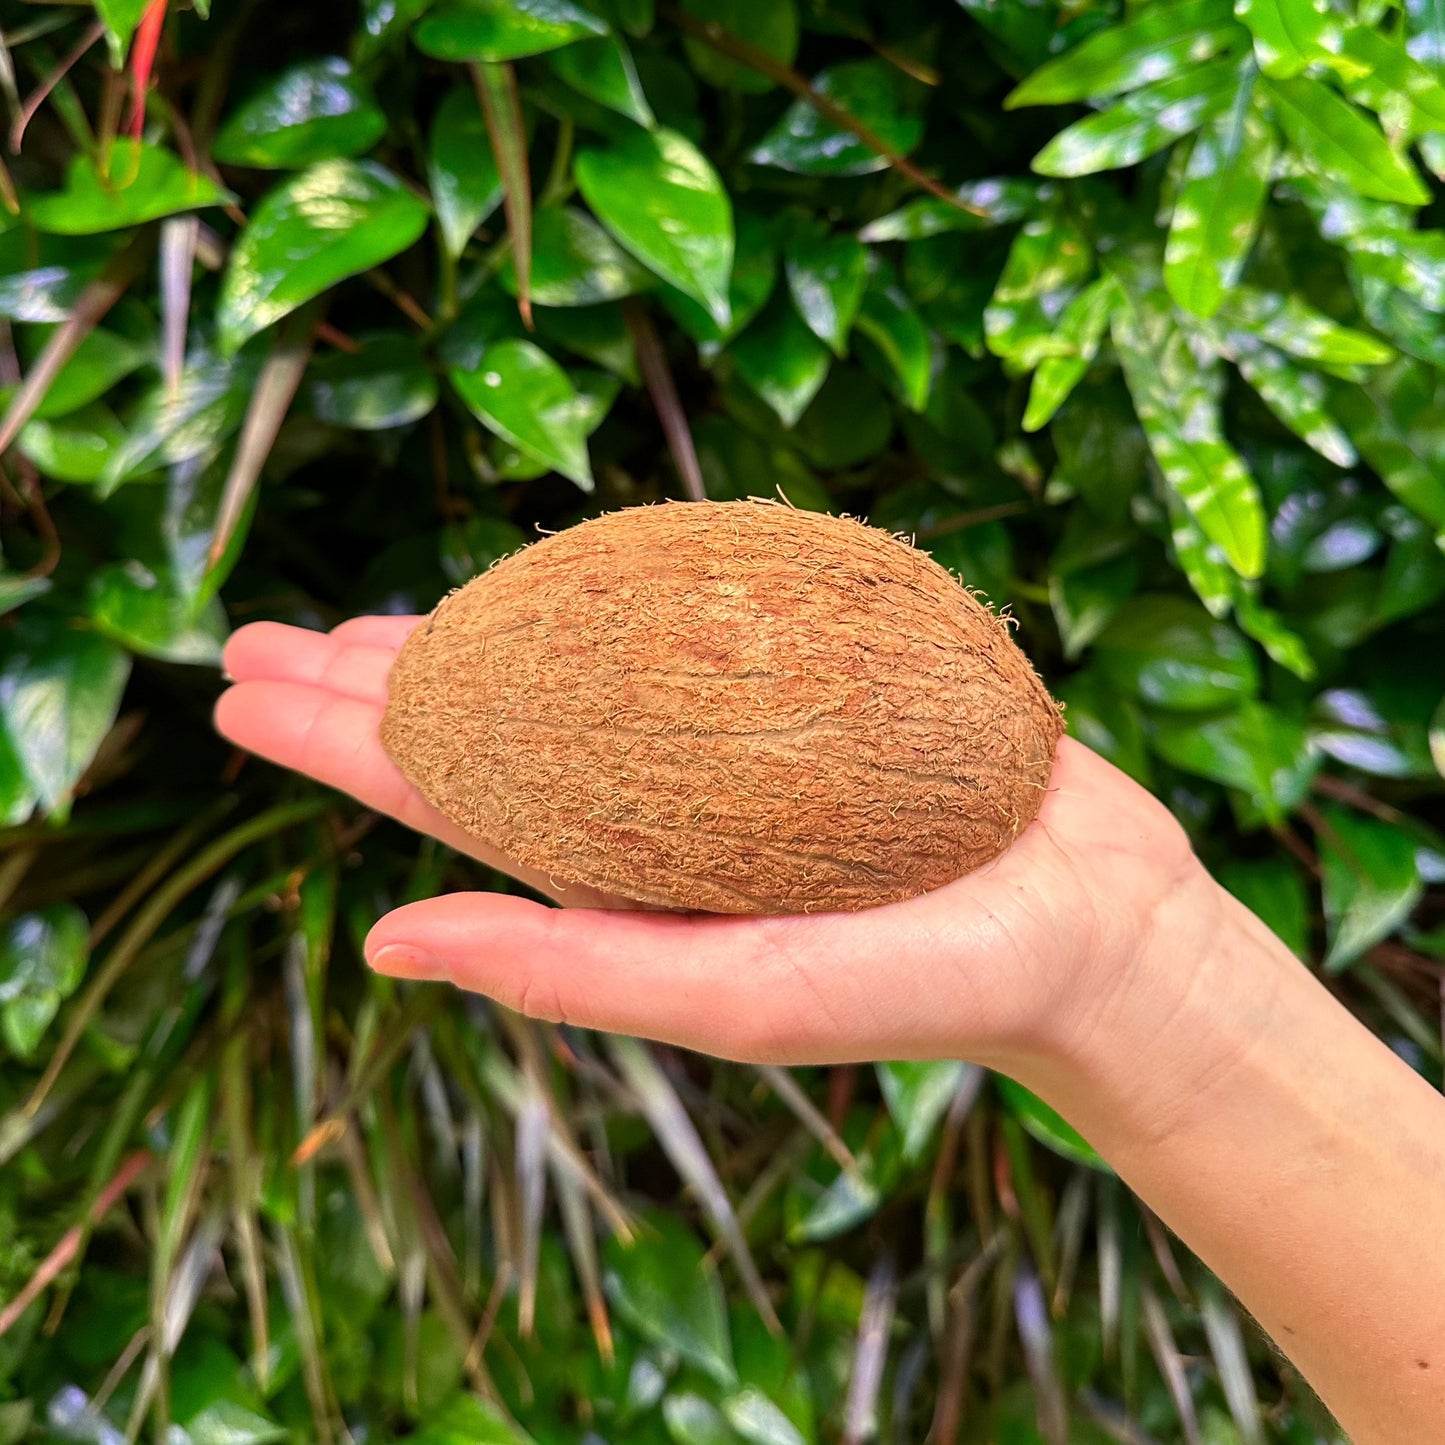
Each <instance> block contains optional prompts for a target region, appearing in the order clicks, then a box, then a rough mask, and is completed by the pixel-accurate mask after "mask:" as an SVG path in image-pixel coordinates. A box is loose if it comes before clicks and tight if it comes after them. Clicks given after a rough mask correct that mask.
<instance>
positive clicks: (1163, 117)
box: [1033, 61, 1239, 176]
mask: <svg viewBox="0 0 1445 1445" xmlns="http://www.w3.org/2000/svg"><path fill="white" fill-rule="evenodd" d="M1238 88H1239V68H1238V66H1236V65H1234V64H1231V63H1228V62H1224V61H1218V62H1215V63H1213V64H1210V65H1205V66H1201V67H1200V68H1198V69H1197V70H1190V71H1186V72H1185V73H1184V74H1183V75H1180V76H1176V77H1175V78H1174V79H1173V80H1166V81H1163V82H1162V83H1161V84H1159V85H1151V86H1149V87H1148V88H1147V89H1145V90H1136V91H1135V92H1134V93H1133V94H1132V95H1129V96H1126V97H1125V98H1124V99H1123V100H1121V101H1120V102H1119V103H1118V104H1117V105H1114V106H1112V107H1111V108H1110V109H1108V110H1106V111H1104V112H1103V113H1102V114H1100V115H1091V116H1089V117H1088V119H1087V120H1081V121H1076V122H1075V123H1074V124H1073V125H1071V126H1069V127H1068V129H1067V130H1062V131H1060V132H1059V134H1058V135H1056V136H1055V137H1054V138H1053V140H1051V141H1050V142H1049V143H1048V145H1046V146H1045V147H1044V148H1043V150H1041V151H1040V152H1039V153H1038V155H1036V156H1035V157H1034V162H1033V168H1034V170H1035V171H1037V172H1038V173H1039V174H1040V175H1042V176H1089V175H1093V174H1095V173H1096V172H1098V171H1112V170H1118V169H1119V168H1120V167H1121V166H1132V165H1136V164H1137V163H1138V162H1139V161H1142V160H1144V159H1145V158H1146V157H1148V156H1152V155H1153V154H1154V153H1155V151H1160V150H1163V149H1164V147H1165V146H1167V145H1170V144H1172V143H1173V142H1174V141H1176V140H1178V139H1179V137H1180V136H1183V135H1188V134H1189V133H1190V132H1191V131H1194V130H1198V129H1199V127H1200V126H1201V125H1203V124H1204V123H1205V122H1206V121H1208V120H1211V119H1212V118H1213V117H1214V116H1216V115H1218V114H1220V112H1221V111H1224V110H1227V109H1228V108H1229V106H1230V105H1231V103H1232V102H1233V100H1234V97H1235V94H1236V93H1237V91H1238Z"/></svg>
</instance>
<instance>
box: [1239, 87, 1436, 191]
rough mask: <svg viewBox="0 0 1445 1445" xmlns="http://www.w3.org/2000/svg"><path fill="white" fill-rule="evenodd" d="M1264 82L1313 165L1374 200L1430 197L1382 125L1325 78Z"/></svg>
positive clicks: (1283, 120)
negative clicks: (1352, 103) (1331, 86)
mask: <svg viewBox="0 0 1445 1445" xmlns="http://www.w3.org/2000/svg"><path fill="white" fill-rule="evenodd" d="M1266 83H1267V85H1268V87H1269V95H1270V100H1271V102H1272V103H1273V108H1274V113H1275V117H1276V118H1277V119H1278V121H1279V123H1280V125H1281V126H1282V127H1283V129H1284V133H1285V135H1286V136H1287V137H1288V138H1289V142H1290V145H1291V146H1293V148H1294V150H1295V153H1296V154H1297V155H1298V156H1299V158H1300V159H1301V160H1302V161H1303V162H1304V163H1305V164H1306V165H1307V166H1308V167H1309V168H1310V169H1311V170H1313V171H1317V172H1318V173H1319V174H1320V175H1322V176H1324V177H1327V178H1330V179H1334V180H1340V181H1344V182H1345V183H1346V184H1347V185H1350V186H1352V187H1353V188H1354V189H1355V190H1356V191H1358V192H1359V193H1360V195H1362V196H1370V197H1373V198H1374V199H1376V200H1380V201H1398V202H1400V203H1401V204H1402V205H1407V206H1423V205H1425V204H1427V203H1428V202H1429V200H1430V189H1429V187H1428V186H1426V184H1425V183H1424V181H1422V180H1421V179H1420V176H1419V173H1418V172H1417V171H1416V170H1415V168H1414V166H1413V165H1411V164H1410V162H1409V161H1408V160H1406V159H1404V158H1403V157H1402V156H1400V155H1398V154H1397V153H1396V152H1395V151H1393V150H1391V149H1390V144H1389V142H1388V141H1387V140H1386V139H1385V137H1384V135H1383V133H1382V132H1381V130H1380V128H1379V126H1377V125H1376V124H1375V123H1374V122H1373V121H1372V120H1370V119H1369V118H1368V117H1367V116H1366V115H1365V114H1364V113H1363V112H1362V111H1360V110H1357V109H1356V108H1355V107H1354V106H1352V105H1351V104H1350V103H1349V101H1347V100H1345V99H1344V98H1343V97H1342V96H1340V95H1338V94H1337V93H1336V92H1335V91H1333V90H1331V89H1330V87H1329V86H1328V85H1326V84H1325V83H1324V82H1323V81H1319V80H1315V79H1313V78H1311V77H1310V76H1307V75H1300V76H1296V77H1295V78H1294V79H1292V80H1272V81H1268V82H1266Z"/></svg>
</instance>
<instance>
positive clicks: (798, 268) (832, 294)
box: [783, 223, 868, 356]
mask: <svg viewBox="0 0 1445 1445" xmlns="http://www.w3.org/2000/svg"><path fill="white" fill-rule="evenodd" d="M783 266H784V271H785V272H786V275H787V278H788V289H789V291H791V292H792V295H793V304H794V305H795V306H796V307H797V308H798V314H799V315H800V316H801V317H802V318H803V320H804V321H806V322H807V323H808V327H809V329H810V330H811V331H812V332H813V333H814V334H815V335H817V336H819V337H820V338H821V339H822V340H824V341H826V342H827V343H828V345H829V346H830V347H831V348H832V349H833V351H834V353H835V354H836V355H838V356H845V355H846V354H847V351H848V333H849V331H851V330H852V327H853V321H854V319H855V318H856V317H857V315H858V308H859V307H860V306H861V305H862V304H863V292H864V290H865V288H866V287H867V285H868V252H867V249H866V248H865V247H864V246H863V244H862V243H861V242H860V241H858V240H856V239H855V238H854V237H852V236H849V235H847V234H845V233H843V232H841V231H829V230H828V229H827V227H826V226H823V225H819V224H817V223H813V224H811V225H800V226H797V227H795V228H794V229H793V230H792V231H791V233H790V234H789V236H788V243H787V246H786V254H785V257H784V262H783Z"/></svg>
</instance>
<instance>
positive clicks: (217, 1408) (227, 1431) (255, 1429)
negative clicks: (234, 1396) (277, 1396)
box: [186, 1399, 287, 1445]
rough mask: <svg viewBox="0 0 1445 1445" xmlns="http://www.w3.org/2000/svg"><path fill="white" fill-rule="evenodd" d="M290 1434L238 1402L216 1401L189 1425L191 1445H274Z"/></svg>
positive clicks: (188, 1439)
mask: <svg viewBox="0 0 1445 1445" xmlns="http://www.w3.org/2000/svg"><path fill="white" fill-rule="evenodd" d="M286 1433H287V1432H286V1430H285V1428H284V1427H283V1426H281V1425H278V1424H277V1423H276V1422H275V1421H274V1420H268V1419H267V1418H266V1416H264V1415H262V1414H259V1413H257V1411H255V1410H253V1409H251V1408H250V1407H249V1406H247V1405H242V1404H238V1403H237V1402H236V1401H235V1400H225V1399H218V1400H212V1401H211V1402H210V1403H209V1404H208V1405H207V1406H206V1407H205V1409H203V1410H200V1411H198V1412H197V1413H196V1414H194V1415H192V1416H191V1417H190V1419H189V1420H187V1421H186V1439H187V1441H188V1442H189V1445H273V1442H275V1441H277V1440H284V1439H285V1438H286Z"/></svg>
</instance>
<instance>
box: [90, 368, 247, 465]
mask: <svg viewBox="0 0 1445 1445" xmlns="http://www.w3.org/2000/svg"><path fill="white" fill-rule="evenodd" d="M256 372H257V365H256V361H255V359H254V358H252V357H238V358H236V359H234V360H232V361H229V362H227V361H224V360H222V359H221V358H220V357H217V356H212V355H208V354H206V353H204V352H201V353H198V354H197V355H196V356H194V357H193V358H192V360H191V362H190V363H189V364H188V365H187V367H186V368H185V370H184V371H182V373H181V377H180V384H179V386H177V387H176V389H175V390H174V391H172V390H171V388H170V386H169V385H168V384H167V383H165V382H163V381H161V382H157V383H156V384H155V385H154V386H153V387H152V388H151V389H150V391H148V392H147V393H146V394H145V396H143V397H142V398H141V401H140V404H139V405H138V406H137V407H136V409H135V412H134V414H133V415H132V416H131V419H130V425H129V427H128V428H127V431H126V437H125V440H124V442H123V443H122V444H121V445H120V446H118V447H117V448H115V449H114V451H113V452H112V454H111V456H110V458H109V461H108V463H107V465H106V468H105V472H104V474H103V475H102V477H101V481H102V482H103V483H104V484H105V486H106V487H107V488H114V487H116V486H118V485H119V484H120V483H121V482H124V481H127V480H129V479H130V478H131V477H137V476H141V475H143V474H145V473H147V472H153V471H157V470H159V469H160V468H161V467H165V466H175V465H177V464H178V463H181V462H187V461H191V460H193V459H195V458H206V457H210V456H213V455H214V454H215V453H216V452H217V451H218V450H219V449H220V447H221V444H222V443H223V442H224V441H225V440H226V439H227V438H228V437H230V436H231V435H232V434H233V433H234V432H235V430H236V429H237V427H239V426H240V425H241V421H242V418H243V417H244V416H245V415H246V408H247V406H248V405H249V403H250V399H251V389H252V387H253V386H254V385H255V381H256Z"/></svg>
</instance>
